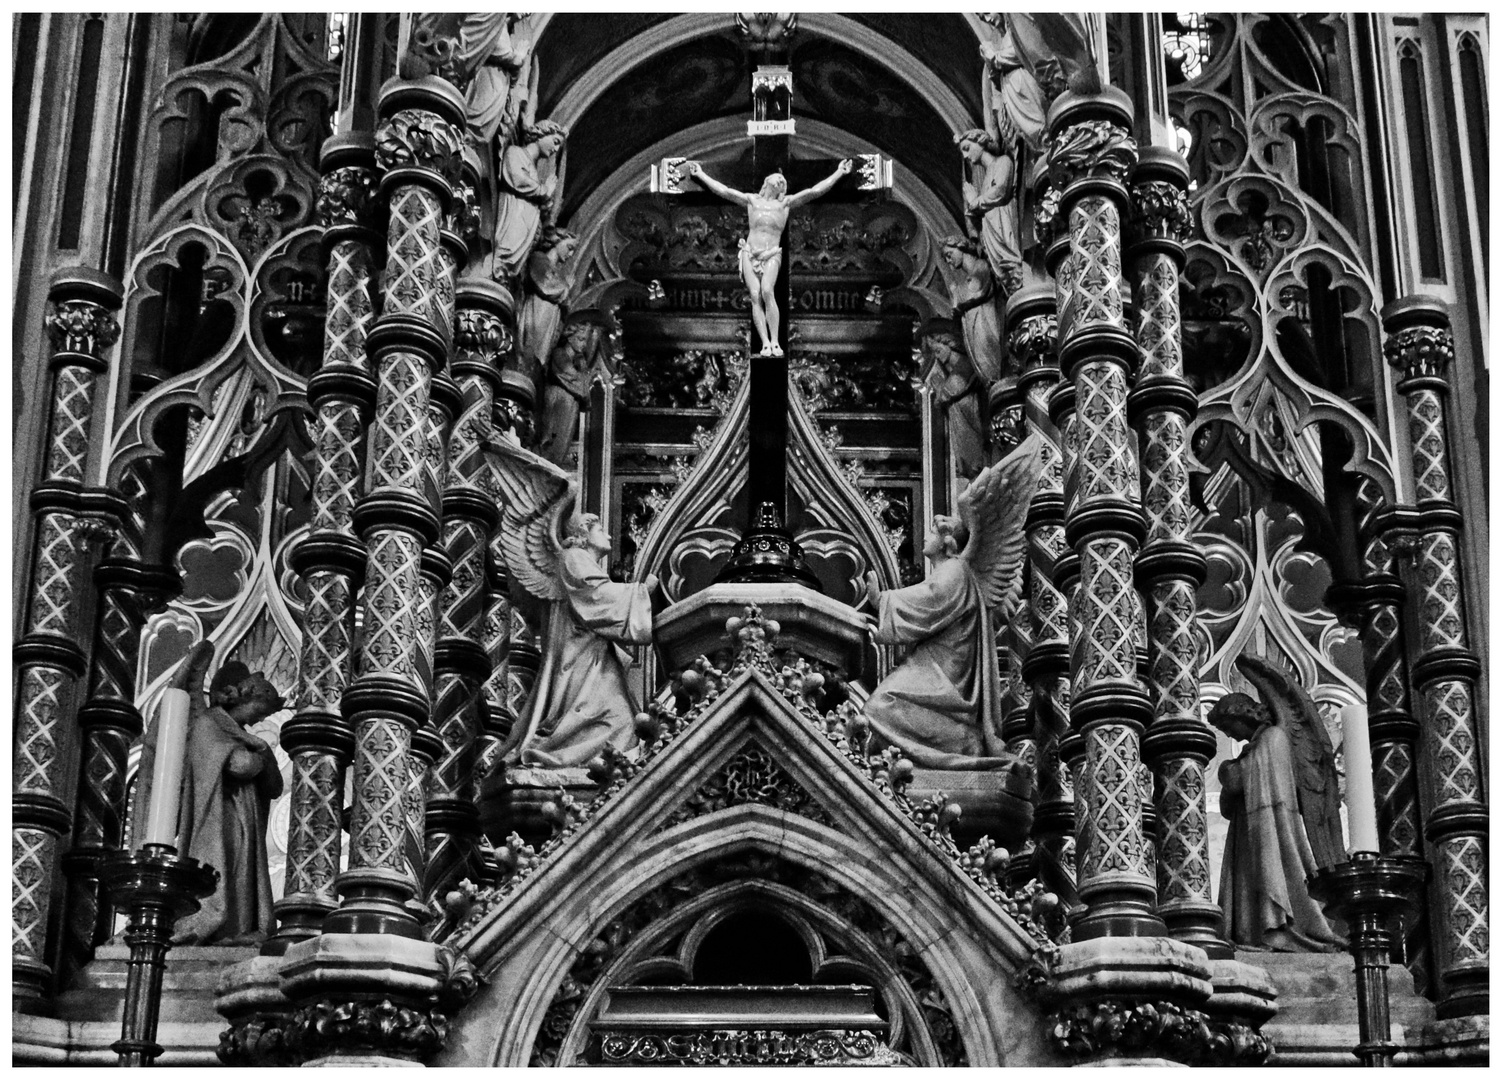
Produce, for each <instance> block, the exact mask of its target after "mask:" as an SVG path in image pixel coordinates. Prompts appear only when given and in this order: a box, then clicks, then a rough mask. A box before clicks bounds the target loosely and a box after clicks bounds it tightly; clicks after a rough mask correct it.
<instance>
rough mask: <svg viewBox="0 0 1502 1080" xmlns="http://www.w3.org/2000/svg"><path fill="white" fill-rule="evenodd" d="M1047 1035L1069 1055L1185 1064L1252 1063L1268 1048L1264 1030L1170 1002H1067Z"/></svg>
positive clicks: (1052, 1017) (1053, 1018) (1263, 1057)
mask: <svg viewBox="0 0 1502 1080" xmlns="http://www.w3.org/2000/svg"><path fill="white" fill-rule="evenodd" d="M1047 1030H1048V1039H1049V1041H1050V1042H1051V1043H1052V1044H1053V1046H1054V1049H1056V1050H1057V1051H1058V1052H1059V1053H1061V1054H1064V1055H1067V1056H1069V1057H1076V1058H1086V1057H1095V1058H1100V1057H1136V1058H1148V1057H1157V1058H1168V1059H1169V1060H1172V1061H1179V1062H1183V1063H1184V1064H1186V1065H1257V1064H1261V1063H1262V1062H1263V1061H1265V1060H1266V1059H1267V1056H1268V1055H1269V1054H1270V1053H1271V1052H1272V1042H1271V1041H1270V1040H1269V1039H1268V1037H1267V1036H1266V1035H1263V1034H1262V1033H1261V1032H1258V1031H1254V1030H1252V1029H1251V1028H1249V1027H1246V1026H1244V1025H1241V1024H1227V1023H1219V1022H1215V1021H1211V1020H1210V1019H1209V1017H1207V1016H1206V1015H1205V1014H1204V1013H1202V1012H1199V1011H1197V1010H1195V1009H1186V1008H1184V1007H1183V1006H1180V1005H1175V1004H1173V1003H1172V1002H1162V1001H1160V1002H1146V1001H1143V1002H1126V1001H1113V1000H1109V999H1108V1000H1105V1001H1099V1002H1091V1003H1084V1004H1079V1005H1069V1006H1066V1007H1065V1008H1062V1009H1059V1010H1057V1011H1056V1012H1054V1013H1052V1014H1051V1015H1050V1016H1049V1018H1048V1028H1047Z"/></svg>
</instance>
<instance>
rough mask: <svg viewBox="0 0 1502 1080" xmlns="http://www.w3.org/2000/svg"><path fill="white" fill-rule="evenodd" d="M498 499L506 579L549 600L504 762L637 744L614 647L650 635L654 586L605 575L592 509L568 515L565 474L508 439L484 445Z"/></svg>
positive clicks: (603, 548) (601, 530)
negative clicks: (533, 670)
mask: <svg viewBox="0 0 1502 1080" xmlns="http://www.w3.org/2000/svg"><path fill="white" fill-rule="evenodd" d="M487 457H488V459H489V462H490V466H491V470H492V475H493V477H494V479H495V482H496V490H497V492H498V493H499V495H500V497H501V499H502V516H501V549H502V552H503V554H504V556H505V560H506V569H507V571H508V572H509V573H510V576H511V581H512V586H513V589H514V590H518V591H520V592H521V593H523V594H525V595H524V596H518V597H515V598H516V599H517V600H522V601H524V600H526V599H530V600H532V601H533V602H535V603H540V604H545V605H547V615H546V623H545V629H544V631H543V640H542V652H543V662H542V669H541V671H540V672H539V673H538V675H537V681H536V682H535V683H534V684H533V686H532V692H531V694H530V695H529V697H528V698H527V702H526V704H525V705H524V706H523V708H522V711H521V717H520V720H519V722H518V723H517V725H516V727H515V728H514V729H513V730H512V734H511V737H510V738H509V739H508V740H507V742H506V744H505V745H504V746H502V747H501V750H500V756H501V758H502V759H503V760H504V761H506V762H510V763H516V764H520V765H523V766H532V767H540V768H548V769H563V768H582V767H584V766H585V765H587V764H588V763H589V762H590V761H591V760H592V759H594V758H595V757H596V756H598V755H599V754H600V753H601V752H602V751H603V750H605V748H606V747H610V748H613V749H615V750H617V751H621V752H625V751H628V750H630V749H632V748H633V747H634V746H635V745H636V741H637V740H636V732H635V717H636V712H637V707H636V702H635V701H634V700H633V698H632V695H631V689H630V686H629V684H628V683H627V680H626V663H627V661H628V659H629V657H628V656H626V654H625V653H624V651H623V650H622V649H621V648H620V646H621V645H622V644H631V645H646V644H649V643H650V642H651V640H652V600H651V595H652V591H653V590H654V589H655V588H656V587H657V577H656V575H648V577H647V579H646V581H644V582H624V583H623V582H617V581H611V580H610V577H609V576H608V575H607V574H606V573H605V565H604V563H605V559H606V558H607V557H608V556H609V554H610V547H611V544H610V536H609V535H608V534H607V533H606V532H605V527H604V526H603V525H602V524H601V523H600V519H599V517H598V516H597V515H595V514H581V513H576V512H575V504H576V501H577V492H576V491H575V489H574V486H573V484H572V482H571V479H570V477H569V475H568V474H567V473H565V472H564V471H563V470H561V469H559V468H558V467H557V466H556V465H553V464H552V463H551V462H549V461H546V460H544V459H543V458H540V457H538V456H537V455H536V454H533V453H531V452H530V451H527V450H523V449H522V448H520V447H516V446H511V445H510V444H509V443H492V444H490V445H489V447H488V450H487Z"/></svg>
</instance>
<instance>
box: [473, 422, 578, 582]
mask: <svg viewBox="0 0 1502 1080" xmlns="http://www.w3.org/2000/svg"><path fill="white" fill-rule="evenodd" d="M485 458H486V460H487V461H488V462H489V464H490V475H491V480H492V482H493V483H494V485H495V492H496V496H497V498H499V499H500V503H501V551H502V552H503V553H504V554H505V557H506V569H507V571H508V572H509V573H510V574H511V580H512V582H513V584H514V585H516V586H519V587H520V588H521V590H522V591H523V592H525V593H527V594H528V595H530V596H532V597H535V598H536V599H538V600H561V599H562V598H563V587H562V585H560V584H559V581H558V555H559V552H560V551H561V550H562V536H563V525H564V523H565V522H566V521H567V520H568V515H569V514H570V513H572V512H573V508H574V489H573V485H572V482H571V479H570V477H569V474H568V473H566V472H564V471H563V470H562V469H560V468H558V466H556V465H554V464H553V463H552V462H551V461H548V460H547V459H546V458H541V457H538V456H537V455H536V454H534V453H532V452H531V451H530V450H523V449H522V448H521V447H519V446H512V445H511V444H510V443H504V442H492V443H488V444H486V447H485Z"/></svg>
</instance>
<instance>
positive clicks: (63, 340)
mask: <svg viewBox="0 0 1502 1080" xmlns="http://www.w3.org/2000/svg"><path fill="white" fill-rule="evenodd" d="M46 326H47V336H48V337H49V338H51V339H52V347H53V348H54V349H59V350H66V351H68V352H76V353H84V354H86V355H88V356H92V357H95V358H98V357H99V356H100V354H101V353H103V352H104V351H105V350H107V349H108V348H109V347H110V346H111V345H113V344H114V343H115V342H116V341H118V340H119V339H120V324H119V322H117V321H116V319H115V316H114V315H113V314H112V313H111V312H109V311H108V310H107V309H105V308H103V307H101V306H100V305H98V304H96V303H94V302H93V301H90V300H64V301H62V302H61V303H58V304H54V305H53V307H52V310H51V311H49V312H48V313H47V317H46Z"/></svg>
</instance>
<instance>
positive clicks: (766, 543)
mask: <svg viewBox="0 0 1502 1080" xmlns="http://www.w3.org/2000/svg"><path fill="white" fill-rule="evenodd" d="M789 581H795V582H797V583H799V584H800V585H807V586H808V587H809V588H810V589H813V590H814V591H815V592H823V591H824V586H823V585H822V584H821V583H820V581H819V578H818V575H817V574H815V573H814V572H813V571H812V570H810V569H809V567H808V563H807V562H805V561H804V558H803V549H802V548H801V547H799V546H798V542H797V541H796V540H794V539H793V534H792V533H790V532H788V531H787V530H786V529H785V528H783V527H782V520H781V518H780V517H779V516H778V514H777V507H776V506H774V505H773V504H772V503H762V504H761V506H760V508H759V509H758V510H757V514H756V523H755V525H754V526H753V527H752V528H751V530H750V531H749V532H747V533H746V535H745V536H744V537H742V538H741V540H740V542H739V543H737V544H736V545H735V548H734V549H733V550H732V551H731V553H730V558H729V559H728V560H727V561H726V563H725V565H724V567H723V568H722V569H721V570H720V573H719V576H718V577H716V578H715V584H716V585H723V584H725V583H727V582H789Z"/></svg>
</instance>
